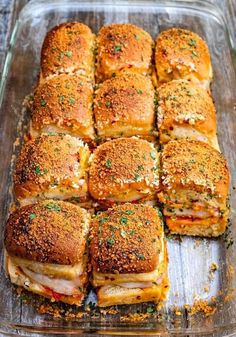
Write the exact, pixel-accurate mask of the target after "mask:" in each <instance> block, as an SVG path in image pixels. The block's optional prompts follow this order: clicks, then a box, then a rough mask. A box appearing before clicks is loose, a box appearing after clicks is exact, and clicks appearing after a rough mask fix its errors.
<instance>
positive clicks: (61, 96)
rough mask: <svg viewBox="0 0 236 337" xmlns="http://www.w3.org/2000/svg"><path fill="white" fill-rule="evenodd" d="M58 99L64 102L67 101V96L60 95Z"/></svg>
mask: <svg viewBox="0 0 236 337" xmlns="http://www.w3.org/2000/svg"><path fill="white" fill-rule="evenodd" d="M58 99H59V103H64V101H65V96H63V95H60V96H59V97H58Z"/></svg>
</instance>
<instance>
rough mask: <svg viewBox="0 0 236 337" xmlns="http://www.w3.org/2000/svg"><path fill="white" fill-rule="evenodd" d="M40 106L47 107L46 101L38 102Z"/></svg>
mask: <svg viewBox="0 0 236 337" xmlns="http://www.w3.org/2000/svg"><path fill="white" fill-rule="evenodd" d="M40 105H41V106H46V105H47V101H46V100H45V99H43V98H42V99H41V100H40Z"/></svg>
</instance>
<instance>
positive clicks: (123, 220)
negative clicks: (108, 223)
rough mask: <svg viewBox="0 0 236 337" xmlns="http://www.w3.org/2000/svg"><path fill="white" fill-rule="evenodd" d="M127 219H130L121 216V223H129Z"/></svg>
mask: <svg viewBox="0 0 236 337" xmlns="http://www.w3.org/2000/svg"><path fill="white" fill-rule="evenodd" d="M127 221H128V219H127V218H125V217H121V218H120V223H121V225H126V224H127Z"/></svg>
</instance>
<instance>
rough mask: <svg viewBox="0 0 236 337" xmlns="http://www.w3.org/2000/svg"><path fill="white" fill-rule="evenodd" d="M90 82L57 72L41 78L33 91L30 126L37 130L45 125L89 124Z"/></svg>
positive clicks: (91, 94) (91, 97)
mask: <svg viewBox="0 0 236 337" xmlns="http://www.w3.org/2000/svg"><path fill="white" fill-rule="evenodd" d="M92 99H93V88H92V85H91V84H89V83H87V82H85V81H83V80H81V79H80V78H78V77H76V76H72V75H67V74H61V75H59V76H54V77H52V78H50V79H48V80H47V81H43V82H42V83H41V84H40V85H39V86H38V87H37V88H36V90H35V93H34V101H33V112H32V125H33V128H35V129H40V128H42V127H43V125H45V124H53V123H55V124H56V123H58V122H59V121H61V120H63V123H64V124H66V125H68V126H70V125H72V124H73V123H76V124H77V123H79V124H81V125H82V126H83V127H88V126H89V125H90V124H92V112H91V105H92Z"/></svg>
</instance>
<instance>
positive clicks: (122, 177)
mask: <svg viewBox="0 0 236 337" xmlns="http://www.w3.org/2000/svg"><path fill="white" fill-rule="evenodd" d="M157 159H158V153H157V151H156V150H155V148H154V146H153V145H152V144H151V143H149V142H147V141H146V140H143V139H139V138H118V139H114V140H111V141H109V142H106V143H103V144H102V145H100V146H98V147H97V149H96V150H95V151H94V154H93V157H91V166H90V169H89V191H90V193H91V194H92V196H93V197H95V198H97V199H99V198H101V199H102V198H103V197H104V196H106V195H107V194H108V195H109V194H112V193H118V190H119V189H120V188H121V186H123V184H131V183H137V184H138V182H139V181H143V180H145V181H146V184H147V185H152V184H153V183H154V182H155V183H156V185H158V182H157V181H155V179H156V174H155V170H156V169H157V167H156V165H157Z"/></svg>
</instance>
